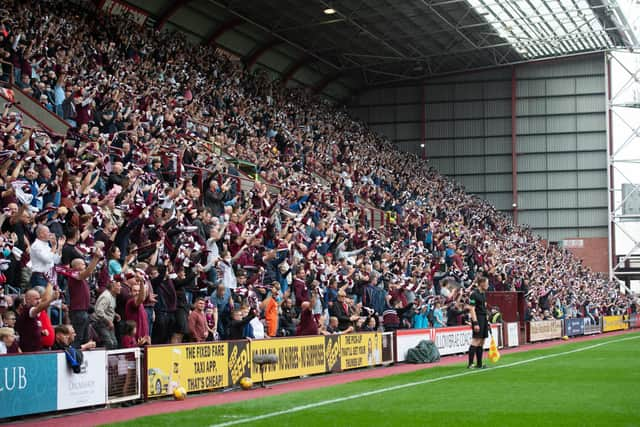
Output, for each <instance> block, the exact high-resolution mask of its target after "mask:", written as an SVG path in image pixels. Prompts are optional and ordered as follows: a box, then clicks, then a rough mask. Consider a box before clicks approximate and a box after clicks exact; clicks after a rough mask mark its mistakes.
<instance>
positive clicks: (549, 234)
mask: <svg viewBox="0 0 640 427" xmlns="http://www.w3.org/2000/svg"><path fill="white" fill-rule="evenodd" d="M516 80H517V88H516V90H517V92H516V94H517V100H516V112H517V121H516V130H517V139H516V141H517V153H518V157H517V159H518V169H517V170H518V201H517V203H518V208H519V214H518V220H519V222H522V223H527V224H531V226H532V227H534V228H535V229H536V231H537V232H538V233H539V234H541V235H542V236H543V237H545V238H548V239H549V240H551V241H556V240H561V239H563V238H566V237H606V236H607V170H606V167H607V149H606V122H605V119H606V115H605V108H606V102H605V78H604V56H602V55H591V56H588V57H584V58H582V59H572V60H563V61H553V62H546V63H541V64H530V65H525V66H519V67H517V68H516Z"/></svg>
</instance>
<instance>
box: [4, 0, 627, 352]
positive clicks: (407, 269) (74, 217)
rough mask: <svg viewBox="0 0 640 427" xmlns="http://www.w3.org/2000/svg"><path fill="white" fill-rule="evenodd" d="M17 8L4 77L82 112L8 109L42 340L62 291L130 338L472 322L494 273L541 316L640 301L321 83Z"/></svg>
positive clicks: (101, 330)
mask: <svg viewBox="0 0 640 427" xmlns="http://www.w3.org/2000/svg"><path fill="white" fill-rule="evenodd" d="M2 8H3V9H2V10H1V11H0V13H2V20H3V21H2V22H3V24H2V27H1V28H0V30H1V31H0V57H1V58H2V60H3V61H4V63H3V68H2V70H3V75H2V80H3V81H5V82H10V81H14V82H15V84H16V86H17V89H19V90H21V91H22V92H24V93H21V95H20V96H24V95H25V94H26V95H29V96H30V97H31V98H33V99H35V100H37V101H38V102H40V103H41V105H42V107H43V108H45V109H46V110H49V111H50V112H52V113H55V114H57V115H59V116H60V117H61V118H62V119H63V120H64V121H65V122H66V124H68V126H70V127H69V130H68V131H67V133H66V134H57V133H56V131H55V130H52V129H51V126H47V125H46V124H44V123H49V122H51V118H50V117H48V116H47V118H46V120H43V121H40V123H41V124H40V125H37V124H36V123H33V121H30V122H29V126H26V125H25V124H24V123H22V121H21V116H20V114H16V113H15V111H14V113H11V111H12V110H11V109H15V108H16V106H15V105H11V103H10V102H9V101H7V104H6V107H5V110H4V111H5V113H4V114H3V116H2V124H1V126H2V129H1V132H2V135H3V137H2V147H0V149H2V151H0V156H2V161H3V163H2V166H0V185H1V186H2V187H1V189H2V199H1V204H2V208H3V214H2V219H1V220H0V221H1V222H2V233H3V234H2V247H3V254H2V260H1V261H0V263H1V264H0V265H2V267H1V268H3V273H2V275H1V276H0V279H3V280H4V284H3V285H4V288H3V292H4V295H3V305H2V309H3V310H4V311H5V312H7V313H8V312H13V313H17V314H18V316H17V318H18V324H17V325H16V327H17V329H18V330H21V331H24V332H23V335H24V334H26V335H28V334H29V333H31V334H32V335H34V334H35V335H34V336H36V337H37V336H40V334H41V330H42V329H41V327H40V326H39V323H38V322H35V321H34V319H33V318H32V316H31V311H30V307H36V308H38V307H41V308H46V307H43V305H47V306H50V308H49V310H48V317H49V318H50V321H51V323H53V324H54V325H57V324H63V323H64V324H72V325H73V327H74V329H75V332H76V334H77V336H76V337H75V344H76V345H77V346H80V345H84V344H87V343H88V342H89V343H91V342H96V343H97V345H99V346H107V347H108V348H115V347H119V346H122V347H130V346H131V345H134V346H135V345H144V344H149V343H153V344H164V343H169V342H171V343H179V342H189V341H191V340H192V339H194V335H195V334H194V333H193V332H196V331H192V330H190V329H193V328H194V326H193V325H196V324H199V326H198V328H199V329H198V331H197V336H198V337H202V336H203V334H204V336H207V339H209V340H224V339H226V338H229V337H234V338H239V337H250V338H256V339H258V338H263V337H264V336H265V335H269V336H286V335H292V334H294V333H295V332H296V326H299V327H298V328H297V331H298V333H300V334H325V335H331V334H335V333H340V332H344V331H355V330H357V331H371V330H377V329H378V328H382V327H384V328H386V329H388V330H395V329H402V328H411V327H414V326H416V325H418V326H419V327H422V328H424V327H429V326H433V324H434V321H435V322H437V323H438V325H449V326H454V325H461V324H465V322H468V319H466V318H465V311H464V302H465V300H466V298H468V295H469V293H470V291H471V289H472V287H473V283H474V279H475V278H476V277H478V275H485V276H487V277H488V278H489V281H490V290H509V291H521V292H524V293H525V294H526V295H527V298H528V304H529V312H528V319H530V320H541V319H546V318H549V319H551V318H556V319H560V318H578V317H589V318H592V319H593V320H594V322H596V323H597V321H598V318H599V317H600V316H603V315H615V314H624V313H627V312H629V311H630V310H632V309H633V310H634V311H635V307H634V304H635V303H636V302H635V301H633V300H632V299H631V297H630V296H628V295H626V294H623V293H620V292H619V289H618V285H617V284H615V283H613V282H609V281H608V280H607V279H606V278H605V277H604V276H602V275H599V274H595V273H593V272H591V271H590V270H589V268H587V267H585V266H583V265H582V264H581V262H580V261H579V260H577V259H575V258H574V257H573V256H572V255H571V254H570V253H569V252H568V251H566V250H563V249H561V248H559V247H557V246H554V245H548V244H547V243H546V242H545V241H543V240H541V239H540V238H539V237H537V236H535V235H533V234H532V233H531V232H530V231H529V230H527V229H526V228H525V227H522V226H517V225H514V224H513V223H512V222H511V221H510V219H509V218H507V217H505V216H503V215H502V214H500V213H499V212H497V211H496V210H495V209H494V208H493V207H492V206H491V205H489V204H488V203H487V202H485V201H483V200H481V199H479V198H477V197H473V196H470V195H468V194H466V193H465V192H464V189H463V188H461V187H460V186H458V185H457V184H455V183H453V182H451V181H449V180H447V179H446V178H444V177H442V176H440V175H439V174H438V173H437V172H436V171H435V170H434V169H432V168H429V167H428V165H425V163H424V162H423V161H422V160H421V159H419V158H417V157H415V156H412V155H408V154H405V153H400V152H398V151H397V150H396V149H394V147H393V145H392V144H391V143H390V142H389V141H387V140H384V139H383V138H381V137H379V136H378V135H376V134H375V133H373V132H371V131H370V130H368V129H367V128H366V127H365V126H363V125H362V124H360V123H358V122H356V121H354V120H352V119H351V118H350V117H349V116H348V115H347V114H346V113H345V112H344V111H341V110H338V109H336V108H335V107H334V106H332V105H331V104H329V103H328V102H324V101H322V100H320V99H317V98H315V97H312V96H311V95H309V94H308V93H306V92H305V91H303V90H301V89H288V88H283V87H281V86H280V84H279V83H278V82H277V81H276V82H270V81H268V80H267V78H266V76H265V75H263V74H261V73H259V72H257V73H248V72H247V71H245V70H244V69H243V67H242V65H241V64H240V63H238V62H236V61H233V60H231V59H229V58H227V57H226V56H224V55H223V54H220V52H219V51H216V50H215V49H214V48H212V47H207V46H202V45H198V46H196V45H192V44H190V43H188V42H187V41H186V40H185V38H184V37H183V36H181V35H180V34H178V33H173V32H162V33H160V32H158V31H156V30H154V29H151V28H143V27H140V28H138V27H136V30H135V31H132V28H133V24H132V23H131V22H130V21H128V20H126V18H122V17H113V16H105V15H101V14H97V12H96V11H95V10H85V9H82V8H80V7H78V6H75V5H73V4H71V3H69V2H66V1H51V2H47V3H43V2H36V1H27V2H20V1H17V0H8V1H5V2H3V5H2ZM4 94H5V95H8V93H7V92H4ZM41 114H43V115H44V114H48V113H46V112H44V111H42V112H41ZM65 127H66V126H65ZM58 129H59V128H58ZM48 284H50V285H51V286H48ZM34 286H43V287H47V289H46V290H44V291H43V293H42V298H40V296H39V294H38V296H35V295H34V294H30V293H29V292H26V293H25V291H27V290H28V289H30V288H32V287H34ZM22 294H24V295H22ZM198 297H204V298H206V303H205V306H204V314H202V313H201V310H202V307H200V308H199V309H198V310H197V312H198V316H199V315H203V316H204V320H205V321H206V325H203V324H202V323H201V322H200V321H199V320H198V319H196V317H197V316H196V315H192V314H190V313H193V311H192V310H195V308H193V307H192V303H194V302H196V298H198ZM436 306H437V307H436ZM45 313H46V311H45ZM383 314H384V316H383ZM447 315H448V317H449V318H448V319H447V318H446V317H447ZM443 316H444V318H443ZM191 318H194V319H193V320H191ZM334 318H335V319H334ZM189 320H191V321H189ZM127 321H129V323H128V322H127ZM131 322H133V324H132V323H131ZM263 322H264V323H263ZM0 326H3V324H2V322H0ZM190 326H191V328H190ZM204 327H206V330H205V329H204ZM26 338H27V337H26V336H21V337H19V340H18V343H19V344H20V345H23V344H26ZM32 338H33V337H31V338H30V339H32ZM43 341H44V340H43ZM50 346H51V344H49V345H48V346H47V345H45V344H42V345H41V346H40V348H42V349H47V348H48V347H50ZM17 348H18V347H16V346H12V347H10V349H9V350H10V351H17Z"/></svg>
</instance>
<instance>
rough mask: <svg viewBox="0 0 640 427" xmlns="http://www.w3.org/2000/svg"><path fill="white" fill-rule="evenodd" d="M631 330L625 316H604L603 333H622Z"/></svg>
mask: <svg viewBox="0 0 640 427" xmlns="http://www.w3.org/2000/svg"><path fill="white" fill-rule="evenodd" d="M623 329H629V324H628V323H627V322H625V321H624V317H623V316H603V317H602V332H610V331H621V330H623Z"/></svg>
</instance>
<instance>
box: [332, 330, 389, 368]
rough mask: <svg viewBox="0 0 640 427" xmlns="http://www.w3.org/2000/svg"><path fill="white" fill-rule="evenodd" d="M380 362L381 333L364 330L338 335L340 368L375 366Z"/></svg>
mask: <svg viewBox="0 0 640 427" xmlns="http://www.w3.org/2000/svg"><path fill="white" fill-rule="evenodd" d="M381 363H382V334H379V333H377V332H365V333H360V334H346V335H340V368H341V369H342V370H346V369H355V368H363V367H366V366H375V365H379V364H381Z"/></svg>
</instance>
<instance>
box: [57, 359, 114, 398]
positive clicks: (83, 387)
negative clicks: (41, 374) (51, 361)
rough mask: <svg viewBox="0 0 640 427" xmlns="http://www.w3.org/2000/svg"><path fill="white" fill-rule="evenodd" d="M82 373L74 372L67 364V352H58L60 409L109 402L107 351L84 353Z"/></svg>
mask: <svg viewBox="0 0 640 427" xmlns="http://www.w3.org/2000/svg"><path fill="white" fill-rule="evenodd" d="M82 356H83V361H82V366H81V367H80V373H77V374H76V373H74V372H73V371H72V370H71V368H70V367H69V366H68V365H67V357H66V355H65V353H58V354H57V364H58V387H57V391H58V393H57V396H58V410H62V409H71V408H81V407H83V406H93V405H104V404H105V403H106V402H107V394H106V390H107V388H106V382H107V377H106V374H105V369H106V366H107V353H106V352H105V351H104V350H92V351H85V352H83V353H82Z"/></svg>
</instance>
